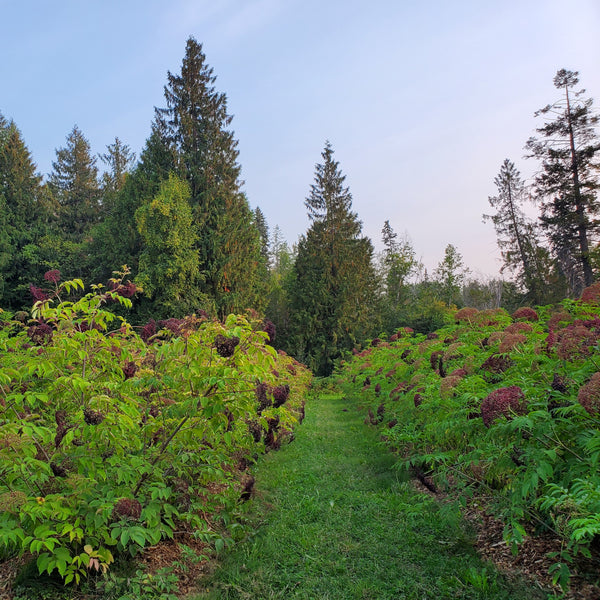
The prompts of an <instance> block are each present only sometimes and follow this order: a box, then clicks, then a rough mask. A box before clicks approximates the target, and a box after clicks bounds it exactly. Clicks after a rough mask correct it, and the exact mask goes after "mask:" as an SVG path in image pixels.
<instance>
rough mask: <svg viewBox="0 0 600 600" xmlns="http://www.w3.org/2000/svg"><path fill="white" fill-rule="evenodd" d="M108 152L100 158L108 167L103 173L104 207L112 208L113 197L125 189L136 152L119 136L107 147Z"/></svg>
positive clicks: (105, 209)
mask: <svg viewBox="0 0 600 600" xmlns="http://www.w3.org/2000/svg"><path fill="white" fill-rule="evenodd" d="M106 150H107V152H106V153H105V154H101V155H100V160H101V161H102V162H103V163H104V164H105V165H106V166H107V167H108V170H107V171H106V172H105V173H103V174H102V208H103V210H104V212H106V211H107V210H110V208H111V205H112V202H111V199H112V197H113V196H114V195H115V194H116V193H117V192H119V191H121V190H122V189H123V186H124V185H125V178H126V177H127V175H128V174H129V172H130V171H131V169H132V167H133V165H134V163H135V152H132V151H131V148H130V147H129V146H128V145H127V144H124V143H123V142H122V141H121V140H120V139H119V138H118V137H116V138H115V141H114V142H113V143H112V144H109V145H108V146H107V147H106Z"/></svg>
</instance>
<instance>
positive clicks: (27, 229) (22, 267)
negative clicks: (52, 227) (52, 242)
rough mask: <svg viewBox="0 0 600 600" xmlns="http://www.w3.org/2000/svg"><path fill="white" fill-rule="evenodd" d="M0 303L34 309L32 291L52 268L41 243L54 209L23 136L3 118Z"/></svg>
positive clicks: (0, 144) (0, 124)
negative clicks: (51, 208) (49, 266)
mask: <svg viewBox="0 0 600 600" xmlns="http://www.w3.org/2000/svg"><path fill="white" fill-rule="evenodd" d="M0 213H1V216H0V303H1V306H2V307H3V308H12V309H16V308H21V307H23V306H26V305H29V304H30V302H29V301H30V297H29V293H28V288H29V285H30V284H35V283H37V282H38V281H40V280H41V278H42V275H43V273H44V272H45V271H46V270H47V268H48V263H47V262H46V257H45V255H44V252H43V249H42V248H41V247H40V244H41V240H42V239H43V237H44V236H45V235H46V234H47V233H48V221H49V218H50V203H49V202H48V198H47V195H46V194H44V190H43V187H42V185H41V177H40V176H39V175H38V174H37V173H36V167H35V164H34V163H33V161H32V159H31V155H30V153H29V150H28V149H27V147H26V145H25V142H24V141H23V138H22V137H21V132H20V131H19V129H18V128H17V126H16V125H15V123H14V122H13V121H8V120H7V119H6V118H4V117H3V116H2V115H1V114H0Z"/></svg>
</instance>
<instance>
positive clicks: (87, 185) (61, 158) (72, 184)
mask: <svg viewBox="0 0 600 600" xmlns="http://www.w3.org/2000/svg"><path fill="white" fill-rule="evenodd" d="M52 169H53V170H52V173H51V174H50V178H49V186H50V190H51V192H52V194H53V195H54V198H55V199H56V201H57V203H58V207H59V213H58V217H59V218H58V226H59V228H60V231H61V232H62V233H63V234H64V235H65V236H66V237H67V238H68V239H70V240H71V241H74V242H76V243H77V242H82V241H83V239H84V238H85V236H86V235H87V234H88V233H89V231H90V229H91V227H92V226H93V225H95V224H96V223H98V221H99V217H100V187H99V185H98V169H97V167H96V158H95V157H94V156H92V154H91V151H90V143H89V142H88V140H87V139H86V138H85V137H84V135H83V134H82V133H81V130H80V129H79V128H78V127H77V125H76V126H75V127H73V130H72V131H71V133H70V134H69V135H68V136H67V145H66V146H65V147H64V148H59V149H58V150H57V151H56V161H54V162H53V163H52Z"/></svg>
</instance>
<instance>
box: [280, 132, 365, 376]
mask: <svg viewBox="0 0 600 600" xmlns="http://www.w3.org/2000/svg"><path fill="white" fill-rule="evenodd" d="M321 156H322V158H323V162H322V163H320V164H317V166H316V170H315V182H314V184H312V186H311V191H310V195H309V197H308V198H307V199H306V202H305V205H306V208H307V211H308V216H309V219H310V221H311V226H310V228H309V230H308V232H307V233H306V235H305V236H302V237H301V238H300V242H299V244H298V255H297V257H296V262H295V266H294V280H293V282H292V285H291V290H290V292H291V294H290V295H291V308H292V325H291V328H292V332H293V338H292V344H293V350H294V352H295V354H297V355H298V356H300V357H302V358H303V359H305V360H307V361H308V362H309V364H310V366H311V367H312V368H313V369H314V371H315V372H316V373H318V374H320V375H327V374H329V373H331V371H332V369H333V365H334V361H335V359H336V358H338V357H339V356H340V355H341V352H342V351H344V350H350V349H351V348H352V347H353V345H354V344H355V343H356V342H357V341H360V340H364V339H365V337H366V336H367V335H369V334H370V333H372V332H373V331H375V330H376V328H377V324H376V323H375V321H374V311H373V307H374V297H375V289H374V288H375V285H376V277H375V272H374V268H373V264H372V258H373V246H372V244H371V241H370V240H369V239H368V238H366V237H361V229H362V225H361V222H360V221H359V220H358V217H357V215H356V213H354V212H352V210H351V209H352V196H351V194H350V191H349V189H348V187H346V186H345V185H344V180H345V176H344V175H342V173H341V171H340V169H339V163H338V162H337V161H335V160H334V159H333V149H332V147H331V144H330V143H329V142H327V143H326V145H325V149H324V150H323V152H322V155H321Z"/></svg>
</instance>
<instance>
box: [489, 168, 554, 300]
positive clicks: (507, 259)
mask: <svg viewBox="0 0 600 600" xmlns="http://www.w3.org/2000/svg"><path fill="white" fill-rule="evenodd" d="M494 183H495V184H496V187H497V188H498V195H497V196H490V197H489V198H488V201H489V203H490V206H491V207H492V208H495V209H496V214H494V215H483V220H484V221H491V222H492V223H493V225H494V228H495V230H496V235H497V240H498V247H499V248H500V252H501V254H502V259H503V260H504V266H503V267H502V271H504V270H505V269H507V270H509V271H512V272H514V273H515V274H516V276H517V281H518V282H519V283H520V284H521V286H522V287H524V288H525V290H526V295H527V299H528V301H529V302H531V303H533V304H541V303H542V302H543V301H544V296H545V293H546V290H547V282H546V273H547V270H548V268H549V265H548V260H547V258H546V260H544V258H545V257H547V252H546V251H545V249H544V248H542V247H541V245H540V243H539V240H538V235H537V231H536V227H535V224H534V223H533V222H532V221H531V220H530V219H528V218H527V217H526V215H525V213H524V212H523V209H522V205H523V202H524V200H525V199H526V197H527V190H526V188H525V183H524V182H523V180H522V179H521V174H520V173H519V171H518V169H517V168H516V167H515V164H514V163H513V162H512V161H510V160H509V159H505V160H504V162H503V163H502V166H501V167H500V172H499V174H498V175H497V176H496V178H495V179H494Z"/></svg>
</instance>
